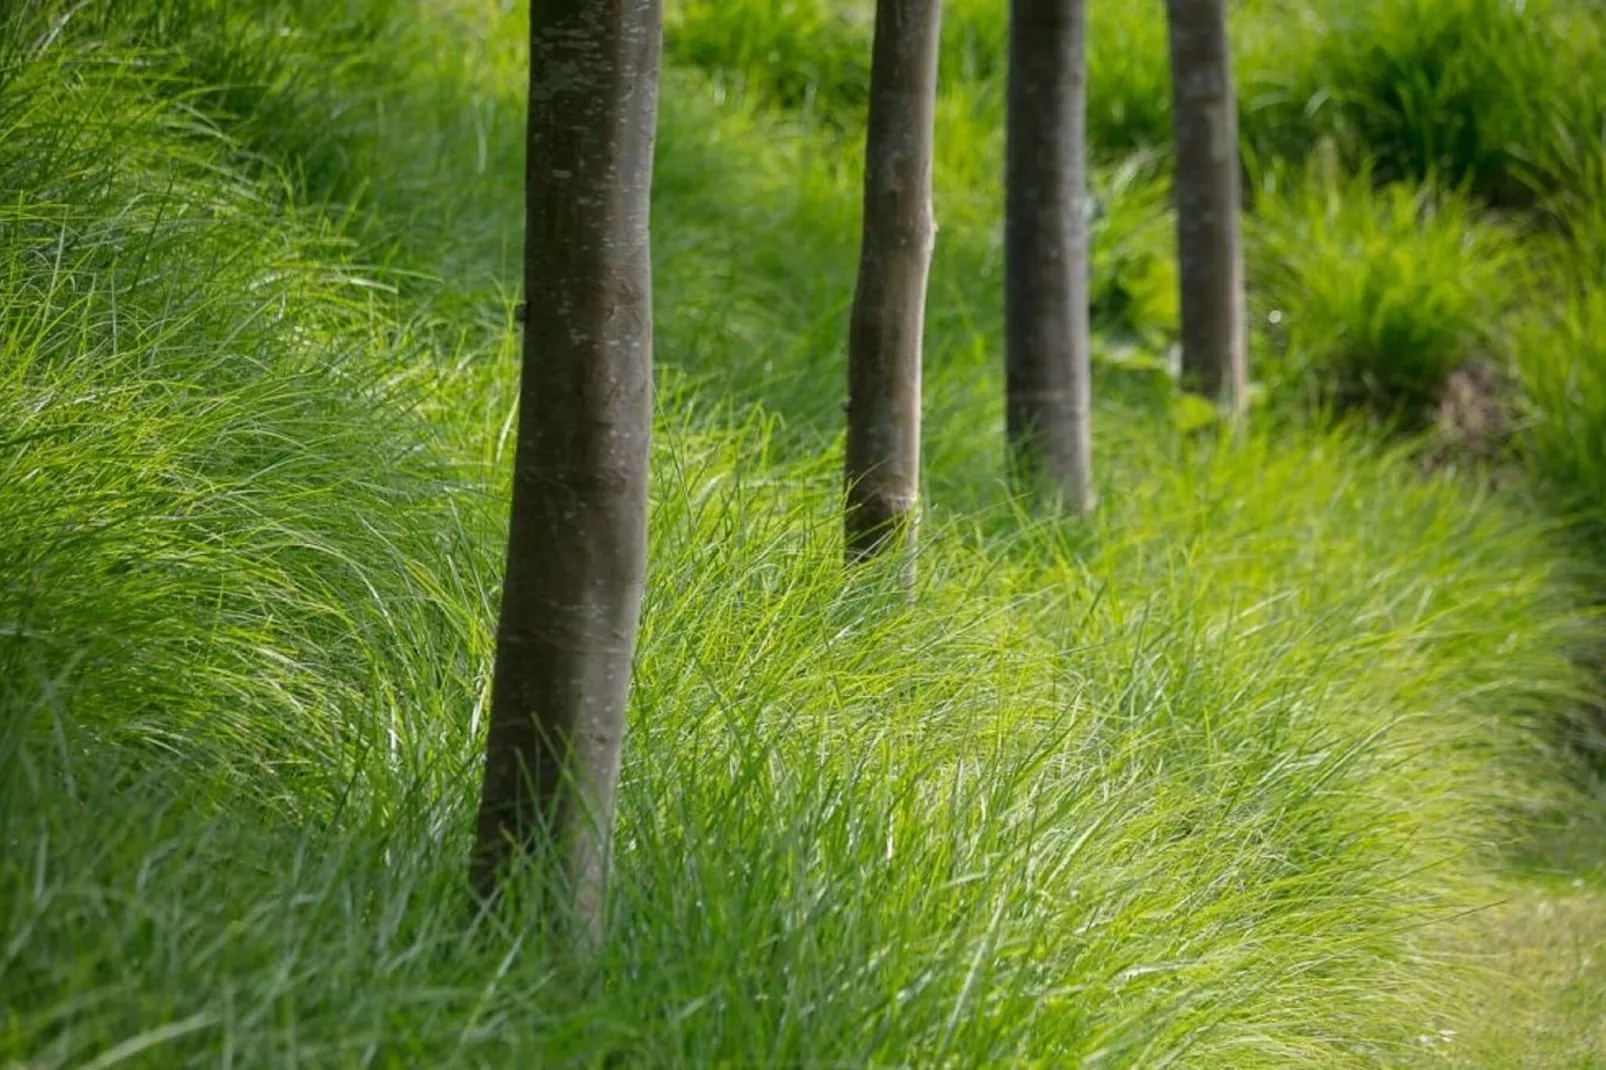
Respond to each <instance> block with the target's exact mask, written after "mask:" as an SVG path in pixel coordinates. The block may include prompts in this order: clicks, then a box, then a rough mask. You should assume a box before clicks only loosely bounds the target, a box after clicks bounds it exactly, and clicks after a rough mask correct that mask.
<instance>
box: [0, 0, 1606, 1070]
mask: <svg viewBox="0 0 1606 1070" xmlns="http://www.w3.org/2000/svg"><path fill="white" fill-rule="evenodd" d="M510 6H511V5H510V4H508V3H504V2H501V0H344V2H341V3H328V2H317V0H283V2H276V0H156V2H152V3H148V4H120V3H115V2H113V0H88V2H86V3H81V4H75V5H66V4H55V3H48V2H43V0H22V3H21V5H20V6H19V7H17V8H15V9H8V12H7V13H5V14H0V1067H4V1068H6V1070H12V1068H18V1070H20V1068H22V1067H26V1068H28V1070H36V1068H44V1067H52V1068H54V1067H97V1068H103V1067H111V1066H118V1067H132V1066H149V1067H179V1066H196V1067H201V1066H206V1067H212V1066H230V1067H246V1066H264V1067H266V1066H272V1067H279V1066H309V1067H324V1066H387V1067H388V1066H397V1067H400V1066H422V1067H437V1066H439V1067H445V1066H475V1067H479V1066H508V1067H527V1066H570V1065H573V1066H698V1067H701V1066H730V1067H738V1066H740V1067H745V1066H757V1065H765V1066H854V1067H858V1066H922V1067H924V1066H977V1067H982V1066H999V1065H1026V1066H1043V1067H1061V1066H1067V1067H1068V1066H1089V1067H1159V1066H1177V1067H1201V1068H1220V1067H1233V1068H1239V1067H1242V1068H1252V1067H1268V1068H1270V1067H1276V1068H1282V1067H1290V1066H1310V1067H1323V1068H1327V1067H1345V1066H1356V1067H1415V1066H1464V1067H1536V1068H1556V1067H1580V1068H1582V1067H1595V1066H1606V1054H1603V1053H1606V1025H1603V1023H1606V782H1603V776H1602V774H1603V772H1606V764H1603V762H1602V753H1603V751H1602V746H1603V743H1602V730H1601V725H1602V720H1601V711H1602V709H1603V708H1606V706H1603V703H1602V699H1601V695H1602V694H1603V693H1606V684H1603V681H1602V680H1601V677H1600V667H1601V664H1602V657H1601V651H1602V649H1603V648H1606V621H1603V620H1602V619H1601V616H1600V613H1599V610H1598V606H1599V604H1600V602H1601V600H1602V595H1603V593H1606V574H1603V570H1602V565H1603V564H1606V557H1603V556H1602V554H1601V551H1600V547H1601V546H1602V545H1603V544H1602V543H1601V541H1600V540H1601V537H1602V533H1603V532H1606V525H1603V524H1602V514H1601V507H1602V505H1603V504H1606V148H1603V146H1602V144H1601V131H1602V129H1603V121H1606V63H1602V62H1601V57H1602V54H1603V51H1606V13H1603V12H1602V11H1601V10H1600V9H1599V8H1598V6H1597V5H1594V4H1592V3H1588V2H1586V0H1549V2H1546V0H1527V3H1525V4H1516V5H1513V4H1512V3H1510V2H1509V0H1240V2H1239V3H1237V4H1236V6H1235V19H1236V21H1235V24H1234V33H1235V46H1236V47H1237V49H1238V57H1237V59H1238V65H1239V70H1238V74H1239V79H1240V100H1241V110H1242V114H1243V119H1242V127H1243V138H1244V146H1245V156H1246V166H1247V175H1248V179H1249V182H1248V186H1247V188H1248V189H1249V191H1250V194H1251V202H1252V203H1251V214H1250V216H1249V218H1248V219H1247V220H1246V227H1247V239H1246V249H1247V263H1248V271H1249V279H1250V285H1251V294H1250V301H1251V308H1252V310H1253V316H1252V318H1253V321H1254V337H1253V341H1252V373H1253V375H1254V377H1255V378H1256V379H1257V381H1258V382H1259V383H1260V384H1261V388H1262V394H1261V400H1260V401H1259V402H1258V403H1257V405H1256V408H1255V411H1254V414H1253V430H1252V431H1251V432H1250V433H1248V434H1245V435H1241V436H1237V437H1230V438H1223V437H1221V436H1218V435H1216V434H1214V433H1213V432H1210V431H1205V432H1200V431H1198V430H1196V429H1194V428H1193V427H1192V424H1191V421H1190V420H1189V410H1188V408H1187V407H1186V405H1185V404H1184V403H1183V402H1182V401H1181V400H1180V399H1179V398H1178V396H1177V395H1176V392H1175V388H1174V386H1173V384H1172V381H1171V378H1170V376H1169V375H1168V374H1167V372H1166V370H1165V369H1166V366H1167V363H1168V360H1169V356H1168V351H1169V349H1170V347H1171V346H1172V344H1173V342H1174V340H1175V335H1176V328H1177V324H1176V317H1177V311H1176V298H1175V293H1174V291H1175V285H1176V278H1175V276H1176V269H1175V264H1174V257H1173V248H1172V246H1173V227H1174V223H1173V220H1172V218H1171V215H1170V212H1169V208H1168V190H1169V177H1168V166H1169V164H1168V160H1167V155H1166V152H1167V150H1166V143H1167V141H1168V129H1169V121H1170V120H1169V87H1168V85H1167V82H1166V78H1165V75H1164V70H1165V64H1164V53H1165V36H1164V24H1163V5H1160V4H1159V3H1157V2H1156V3H1153V4H1147V5H1142V4H1135V3H1128V2H1126V0H1091V3H1090V12H1091V19H1090V21H1091V26H1090V30H1089V33H1090V60H1091V67H1092V69H1091V74H1090V105H1089V107H1090V111H1089V133H1090V137H1091V138H1092V143H1091V144H1090V155H1091V157H1092V159H1093V160H1094V163H1095V166H1094V181H1093V186H1094V194H1095V197H1096V206H1095V216H1094V220H1095V221H1094V226H1093V229H1094V243H1095V244H1094V250H1093V257H1092V259H1093V266H1092V283H1093V322H1094V327H1095V339H1094V343H1095V357H1096V366H1095V371H1094V378H1095V392H1096V395H1097V403H1096V409H1095V421H1096V423H1095V449H1096V454H1095V478H1096V482H1097V484H1098V487H1099V493H1100V496H1101V501H1102V504H1101V506H1100V508H1099V510H1098V512H1097V513H1096V515H1095V516H1094V517H1093V518H1092V519H1091V520H1088V521H1073V520H1065V519H1056V518H1054V517H1052V516H1042V515H1035V514H1034V513H1032V512H1031V511H1030V510H1028V509H1026V508H1025V507H1023V506H1022V505H1021V504H1020V503H1019V502H1017V501H1015V500H1013V499H1012V498H1011V496H1010V494H1009V492H1008V488H1007V482H1006V479H1005V464H1004V462H1005V457H1004V446H1003V422H1004V421H1003V374H1002V360H1003V358H1002V322H1001V318H1002V316H1001V314H1002V162H1001V159H1002V129H1003V123H1002V116H1003V111H1002V108H1003V71H1004V53H1003V41H1004V9H1005V7H1006V5H1005V4H1004V3H1003V2H1002V0H950V3H949V4H948V5H947V6H946V13H945V28H944V51H943V57H942V63H943V68H942V76H941V77H942V89H941V99H940V101H939V107H938V121H937V154H938V170H937V179H936V185H937V189H936V198H937V216H938V220H939V224H940V231H939V235H938V239H937V247H936V255H935V262H934V265H933V274H932V284H931V291H930V306H929V313H928V327H927V341H926V359H927V365H926V381H925V412H926V432H925V443H924V448H925V454H926V464H927V472H926V503H927V505H926V507H927V518H926V521H925V523H924V524H923V525H922V528H921V549H920V554H921V562H920V579H919V586H918V590H917V592H916V593H917V597H916V598H915V599H914V600H913V601H909V600H906V599H905V598H904V597H903V594H902V592H901V590H900V589H899V587H898V584H897V582H896V577H893V576H890V575H889V576H886V577H884V578H876V577H870V578H868V579H867V580H866V581H865V582H863V583H858V584H846V583H844V582H843V578H842V573H841V566H840V562H841V557H842V547H841V534H840V517H839V509H840V479H841V477H840V469H841V421H842V409H841V402H842V397H843V394H844V392H845V368H844V360H845V344H846V343H845V338H846V334H845V332H846V319H847V312H848V306H849V302H850V300H851V295H852V286H853V272H854V268H855V258H856V255H857V245H858V239H859V234H858V226H859V203H858V198H859V194H860V165H861V160H862V126H863V111H864V99H865V86H866V78H867V66H868V56H869V33H870V23H869V20H868V16H867V6H866V5H865V4H862V3H849V2H838V0H788V2H786V3H779V2H769V0H681V2H679V3H671V4H670V6H669V9H668V11H667V15H666V32H667V36H666V55H667V57H668V59H669V65H668V68H667V69H666V71H665V77H664V86H663V96H662V104H661V113H660V126H659V149H658V158H657V164H656V177H655V186H654V216H653V240H654V267H655V288H656V290H655V298H654V300H655V306H656V307H655V315H656V318H657V340H656V356H657V361H658V368H659V377H658V398H657V405H658V422H657V425H656V437H655V442H654V469H653V485H652V505H651V518H650V522H651V540H652V542H651V550H650V572H649V590H648V595H647V604H646V607H645V615H644V620H643V632H642V635H641V639H640V646H639V652H638V658H637V668H636V681H635V690H634V692H633V698H632V712H631V729H630V736H629V738H628V740H627V743H626V755H625V765H624V779H623V783H622V785H621V793H622V794H621V804H620V805H621V813H620V825H619V832H618V840H617V843H616V871H615V877H614V880H613V884H612V895H613V901H612V904H611V910H612V915H611V919H612V920H611V927H610V931H609V936H608V940H607V943H606V945H605V948H604V949H603V951H602V952H601V954H600V959H599V960H598V961H596V962H591V963H586V962H581V961H575V960H574V959H572V958H571V957H569V956H568V955H567V954H566V953H565V952H564V951H563V949H562V948H559V947H548V946H545V944H544V943H543V939H542V936H541V929H540V928H539V927H538V926H537V925H535V924H534V921H533V919H531V918H529V917H525V916H522V915H518V916H510V917H505V918H499V919H497V920H495V921H481V922H479V923H474V924H471V918H472V912H471V910H470V907H469V901H468V894H467V887H466V883H465V877H466V869H467V858H468V851H469V846H470V839H471V828H470V825H471V818H472V813H473V807H474V804H475V796H476V792H477V790H478V787H479V783H478V761H479V748H480V747H481V745H482V738H481V734H480V733H481V728H482V719H483V717H484V716H485V714H486V709H487V705H488V694H489V674H490V661H491V653H492V645H493V635H492V631H493V628H494V621H495V615H494V610H495V605H496V602H497V599H498V586H499V583H500V573H501V569H502V554H503V549H504V547H503V539H504V538H505V524H506V519H505V518H506V509H507V501H506V490H507V481H508V476H509V472H508V463H507V462H508V460H509V457H510V450H511V445H512V433H513V418H514V408H513V406H514V400H515V394H516V390H515V385H516V376H517V362H518V344H517V339H518V336H517V333H516V329H515V324H514V321H513V306H514V304H515V302H516V301H517V300H518V298H519V295H518V293H517V285H518V264H519V258H520V255H521V248H520V245H521V239H522V227H521V220H522V181H523V143H522V132H523V126H522V121H523V117H522V111H523V103H522V101H523V93H524V88H525V78H526V76H527V71H526V69H525V55H524V53H525V48H524V42H525V40H526V29H527V26H526V23H525V15H524V13H523V10H522V8H515V9H511V10H510V9H509V8H510ZM1151 8H1152V9H1153V10H1150V9H1151ZM1469 384H1470V385H1469ZM1491 384H1492V385H1491Z"/></svg>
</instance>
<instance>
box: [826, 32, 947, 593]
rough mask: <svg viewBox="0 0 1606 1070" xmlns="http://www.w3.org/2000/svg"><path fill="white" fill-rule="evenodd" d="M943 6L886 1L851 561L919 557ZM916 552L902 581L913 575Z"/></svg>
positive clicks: (854, 443)
mask: <svg viewBox="0 0 1606 1070" xmlns="http://www.w3.org/2000/svg"><path fill="white" fill-rule="evenodd" d="M941 17H942V5H941V3H940V0H877V3H876V16H875V44H874V48H873V51H872V54H871V61H870V117H869V131H868V136H867V140H866V144H865V167H864V231H863V238H862V241H861V243H860V246H859V279H858V285H857V288H856V290H855V292H854V297H853V313H852V317H851V319H850V321H849V326H848V441H847V463H846V482H847V487H846V509H845V517H844V534H845V536H846V544H847V557H848V561H849V562H850V563H852V562H856V561H860V560H863V559H864V558H867V557H869V556H871V555H873V554H876V553H878V552H880V551H882V550H886V549H889V548H893V547H896V546H899V545H901V547H902V548H903V549H904V550H905V552H908V551H912V549H913V546H914V538H915V522H916V519H917V510H918V508H919V494H920V363H921V339H922V334H923V331H924V324H925V313H926V279H927V275H928V273H929V271H930V267H931V250H932V245H933V242H934V239H935V235H936V224H935V222H934V220H933V217H932V210H931V169H932V123H933V114H934V111H935V108H936V96H937V54H938V28H939V25H940V22H941ZM913 567H914V559H913V555H912V553H909V556H908V563H907V566H906V574H905V578H906V579H907V580H912V579H913Z"/></svg>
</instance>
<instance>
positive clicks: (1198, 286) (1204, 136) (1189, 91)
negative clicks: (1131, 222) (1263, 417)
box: [1166, 0, 1249, 415]
mask: <svg viewBox="0 0 1606 1070" xmlns="http://www.w3.org/2000/svg"><path fill="white" fill-rule="evenodd" d="M1166 12H1167V18H1168V21H1169V25H1170V38H1171V102H1172V103H1171V109H1172V126H1173V131H1174V136H1175V139H1176V208H1177V261H1178V268H1179V274H1180V282H1181V291H1182V292H1181V297H1182V377H1183V385H1184V386H1185V387H1187V389H1189V390H1192V391H1195V392H1197V393H1199V394H1202V395H1204V396H1205V397H1207V398H1209V399H1211V400H1212V401H1215V402H1217V403H1219V404H1220V405H1222V406H1223V407H1224V408H1227V409H1228V410H1229V411H1231V412H1233V413H1234V414H1239V415H1241V413H1242V411H1243V407H1244V404H1245V400H1246V397H1247V388H1248V374H1249V373H1248V356H1247V353H1246V352H1245V338H1244V329H1245V328H1244V270H1243V253H1242V250H1241V249H1240V247H1239V237H1238V216H1239V209H1240V192H1239V182H1240V179H1239V176H1238V166H1239V164H1238V107H1237V102H1236V96H1235V94H1234V92H1233V84H1232V62H1231V59H1230V57H1229V53H1228V46H1227V4H1226V0H1166Z"/></svg>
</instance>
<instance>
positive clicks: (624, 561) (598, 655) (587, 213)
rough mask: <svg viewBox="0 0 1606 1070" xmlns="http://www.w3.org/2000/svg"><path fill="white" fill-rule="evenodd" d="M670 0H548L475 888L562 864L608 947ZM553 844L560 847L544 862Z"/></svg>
mask: <svg viewBox="0 0 1606 1070" xmlns="http://www.w3.org/2000/svg"><path fill="white" fill-rule="evenodd" d="M661 17H662V16H661V9H660V5H659V0H534V3H533V4H532V7H531V12H530V71H531V76H530V112H529V130H528V141H529V149H528V151H529V157H528V161H527V165H526V223H525V257H524V290H525V295H526V299H527V301H528V305H527V313H526V319H527V323H526V327H525V338H524V362H523V372H522V376H521V384H520V390H519V434H518V444H517V447H516V451H515V455H514V471H513V507H512V519H511V524H510V527H509V538H508V551H507V580H506V585H505V587H504V590H503V594H502V612H501V618H500V622H499V625H498V628H497V637H496V665H495V679H494V682H493V685H492V690H491V723H490V732H489V736H488V738H487V740H486V762H485V780H484V786H483V792H482V795H481V802H480V814H479V833H478V847H477V851H476V853H475V858H474V865H473V872H472V878H473V884H474V887H475V890H476V891H477V892H478V893H479V894H480V895H481V896H482V898H486V899H489V898H490V897H491V896H492V895H493V893H494V892H495V888H496V881H497V878H498V876H499V874H500V873H501V872H502V870H503V869H504V867H505V865H506V864H507V862H508V861H509V860H510V858H511V857H512V856H513V855H514V854H515V853H518V852H520V851H524V850H529V851H531V852H532V853H534V854H536V855H538V856H547V857H549V858H550V860H551V861H552V862H553V863H554V864H555V869H556V873H554V874H552V876H554V877H556V878H557V879H558V886H559V887H561V888H562V889H563V890H564V894H565V896H566V897H568V899H569V905H570V906H572V909H573V912H574V916H575V918H576V920H577V921H578V923H579V926H580V929H581V932H580V937H581V939H582V940H592V941H594V940H596V939H599V938H600V935H601V926H602V908H603V892H604V884H605V880H606V872H607V867H608V856H609V840H610V836H611V832H612V826H613V814H614V793H615V787H616V785H617V783H618V778H619V747H620V742H621V738H622V736H623V734H624V726H625V705H626V699H627V696H628V692H629V687H630V666H631V657H632V653H633V651H634V647H635V639H636V625H637V621H638V619H639V616H640V609H641V598H642V588H643V580H644V574H645V571H646V557H647V544H646V515H647V463H648V439H649V435H650V432H651V407H652V294H651V283H652V275H651V266H650V263H649V260H648V200H649V197H648V194H649V189H650V186H651V180H652V156H653V140H654V135H655V129H656V123H657V97H658V67H659V52H660V26H661ZM549 852H550V854H549Z"/></svg>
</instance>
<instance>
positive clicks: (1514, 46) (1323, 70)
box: [1245, 0, 1606, 204]
mask: <svg viewBox="0 0 1606 1070" xmlns="http://www.w3.org/2000/svg"><path fill="white" fill-rule="evenodd" d="M1602 26H1603V23H1602V19H1601V16H1600V15H1599V13H1598V12H1595V11H1592V10H1591V9H1590V8H1588V7H1587V6H1584V5H1579V4H1574V3H1570V2H1569V0H1531V2H1524V3H1513V2H1512V0H1361V2H1355V0H1345V2H1339V0H1310V2H1309V3H1308V11H1307V15H1306V21H1305V25H1304V27H1303V28H1302V29H1300V30H1298V31H1297V32H1296V36H1295V44H1296V47H1297V48H1298V52H1297V54H1298V56H1299V66H1296V67H1294V68H1293V69H1289V68H1290V66H1291V65H1290V64H1289V59H1288V52H1287V51H1286V50H1285V51H1283V52H1282V53H1281V54H1280V55H1279V54H1275V53H1273V54H1269V55H1266V56H1264V57H1262V58H1261V62H1266V63H1275V64H1277V65H1278V67H1280V68H1282V69H1283V70H1284V71H1286V72H1287V73H1285V74H1283V75H1281V76H1280V77H1281V78H1282V79H1283V80H1284V82H1285V92H1284V94H1283V99H1284V101H1285V102H1286V101H1290V100H1291V101H1292V103H1294V104H1296V105H1297V107H1293V108H1290V107H1286V106H1284V107H1275V106H1274V107H1268V108H1266V109H1263V110H1261V111H1256V110H1254V107H1253V101H1254V95H1255V90H1254V88H1253V86H1254V83H1255V80H1256V78H1255V75H1253V74H1251V75H1250V76H1249V78H1248V81H1249V84H1250V86H1251V89H1250V90H1249V95H1250V109H1249V110H1250V114H1248V115H1247V116H1246V120H1245V133H1246V135H1247V137H1248V139H1249V141H1250V142H1251V143H1252V144H1257V145H1259V146H1262V147H1264V148H1268V149H1269V148H1283V149H1288V148H1292V147H1294V146H1297V145H1299V144H1301V143H1303V144H1304V145H1305V147H1307V148H1308V147H1310V146H1311V144H1312V143H1313V141H1312V139H1313V138H1318V137H1322V136H1329V137H1333V138H1335V139H1336V140H1337V141H1338V143H1339V144H1340V145H1342V146H1343V147H1344V148H1345V150H1346V153H1347V154H1348V158H1349V159H1350V161H1351V163H1353V164H1359V163H1362V162H1364V161H1370V162H1371V163H1372V164H1373V165H1374V175H1375V177H1376V178H1377V179H1378V180H1380V181H1391V180H1397V179H1415V180H1418V181H1420V180H1424V179H1428V178H1431V177H1437V178H1439V179H1442V180H1444V181H1448V182H1450V183H1452V184H1457V185H1459V184H1462V183H1465V184H1466V185H1467V187H1468V188H1469V189H1470V190H1471V191H1472V192H1473V193H1475V194H1476V195H1478V196H1479V197H1480V198H1482V199H1484V200H1486V201H1490V202H1494V203H1501V204H1504V203H1512V202H1523V203H1527V202H1530V201H1531V200H1532V187H1533V186H1534V185H1535V184H1536V183H1537V184H1539V185H1541V186H1543V185H1544V184H1546V183H1547V182H1550V181H1553V180H1554V179H1555V178H1556V177H1557V169H1558V167H1560V166H1561V165H1562V163H1563V162H1564V161H1565V160H1567V159H1570V158H1571V157H1572V155H1573V152H1574V146H1575V145H1577V144H1579V143H1584V144H1587V143H1590V142H1592V141H1593V140H1595V139H1597V138H1598V137H1599V134H1600V129H1601V121H1602V118H1603V116H1606V108H1603V103H1602V102H1603V100H1606V95H1603V91H1606V69H1603V68H1602V66H1601V64H1600V62H1599V55H1600V48H1601V41H1602ZM1300 67H1302V68H1303V69H1300Z"/></svg>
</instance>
